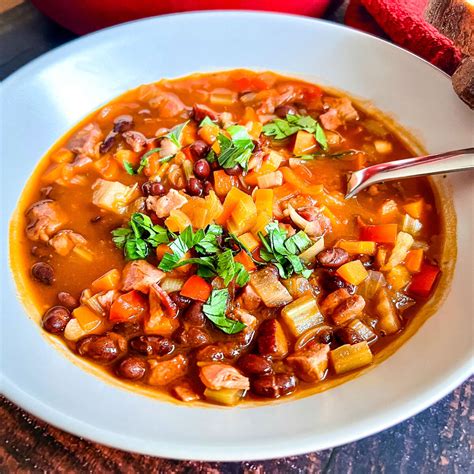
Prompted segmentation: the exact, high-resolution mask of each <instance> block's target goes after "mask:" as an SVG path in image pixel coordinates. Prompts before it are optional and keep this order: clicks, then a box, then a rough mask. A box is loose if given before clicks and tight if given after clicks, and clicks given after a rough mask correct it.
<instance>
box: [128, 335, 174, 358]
mask: <svg viewBox="0 0 474 474" xmlns="http://www.w3.org/2000/svg"><path fill="white" fill-rule="evenodd" d="M129 344H130V347H131V348H132V349H133V350H134V351H135V352H138V353H139V354H143V355H148V356H152V355H155V356H164V355H166V354H170V353H171V352H173V350H174V344H173V342H172V341H171V340H170V339H168V338H167V337H164V336H136V337H134V338H133V339H131V340H130V342H129Z"/></svg>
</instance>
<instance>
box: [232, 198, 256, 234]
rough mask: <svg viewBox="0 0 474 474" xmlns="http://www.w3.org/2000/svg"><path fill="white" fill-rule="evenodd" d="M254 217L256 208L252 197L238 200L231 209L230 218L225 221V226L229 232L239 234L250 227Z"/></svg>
mask: <svg viewBox="0 0 474 474" xmlns="http://www.w3.org/2000/svg"><path fill="white" fill-rule="evenodd" d="M247 196H248V195H247ZM248 197H250V196H248ZM256 219H257V208H256V207H255V203H254V202H253V201H252V199H250V200H247V199H246V200H242V201H239V202H238V203H237V204H236V206H235V208H234V209H233V211H232V213H231V216H230V220H229V222H228V223H227V228H228V230H229V232H231V233H233V234H235V235H237V236H239V235H242V234H243V233H245V232H247V231H249V230H250V229H252V227H253V226H254V224H255V221H256Z"/></svg>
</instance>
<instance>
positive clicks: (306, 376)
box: [286, 343, 329, 382]
mask: <svg viewBox="0 0 474 474" xmlns="http://www.w3.org/2000/svg"><path fill="white" fill-rule="evenodd" d="M328 354H329V345H328V344H318V343H316V344H311V345H310V346H309V347H304V348H303V349H301V350H299V351H296V352H295V353H294V354H293V355H291V356H289V357H287V359H286V362H287V363H288V365H289V366H290V367H292V368H293V370H294V371H295V373H296V375H297V376H298V377H299V378H300V379H302V380H304V381H305V382H316V381H317V380H322V379H323V378H324V376H325V374H326V370H327V368H328Z"/></svg>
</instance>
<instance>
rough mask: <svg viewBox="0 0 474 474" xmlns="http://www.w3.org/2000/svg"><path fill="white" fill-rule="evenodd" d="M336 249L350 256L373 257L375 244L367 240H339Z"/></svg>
mask: <svg viewBox="0 0 474 474" xmlns="http://www.w3.org/2000/svg"><path fill="white" fill-rule="evenodd" d="M336 247H339V248H341V249H344V250H345V251H346V252H347V253H350V254H364V255H375V252H376V251H377V244H376V242H371V241H368V240H340V241H339V242H338V243H337V244H336Z"/></svg>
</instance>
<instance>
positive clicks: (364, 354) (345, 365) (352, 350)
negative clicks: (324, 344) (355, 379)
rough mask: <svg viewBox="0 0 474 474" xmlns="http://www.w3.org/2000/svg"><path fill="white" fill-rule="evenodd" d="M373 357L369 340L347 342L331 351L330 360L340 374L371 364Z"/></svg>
mask: <svg viewBox="0 0 474 474" xmlns="http://www.w3.org/2000/svg"><path fill="white" fill-rule="evenodd" d="M373 357H374V356H373V354H372V352H371V350H370V347H369V344H368V343H367V341H363V342H359V343H358V344H352V345H351V344H345V345H344V346H341V347H338V348H337V349H334V350H333V351H331V352H329V360H330V361H331V364H332V366H333V368H334V371H335V372H336V374H338V375H340V374H344V373H346V372H349V371H350V370H355V369H359V368H360V367H363V366H364V365H368V364H370V363H371V362H372V360H373Z"/></svg>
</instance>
